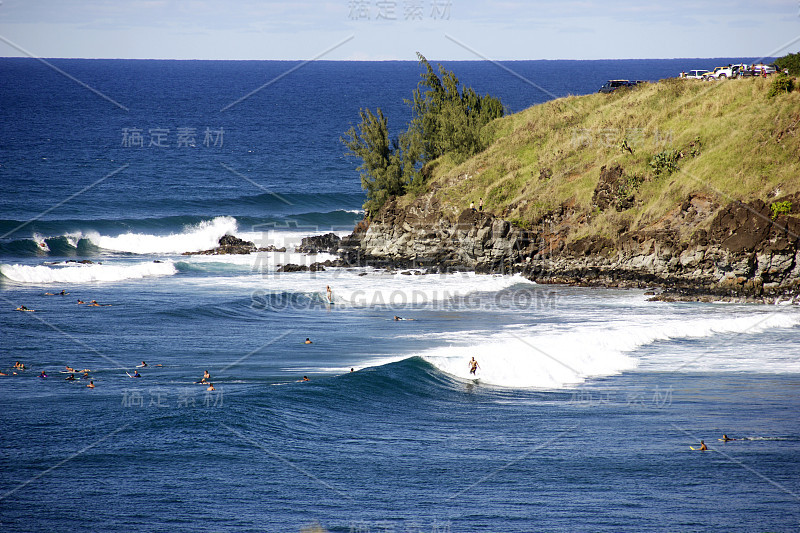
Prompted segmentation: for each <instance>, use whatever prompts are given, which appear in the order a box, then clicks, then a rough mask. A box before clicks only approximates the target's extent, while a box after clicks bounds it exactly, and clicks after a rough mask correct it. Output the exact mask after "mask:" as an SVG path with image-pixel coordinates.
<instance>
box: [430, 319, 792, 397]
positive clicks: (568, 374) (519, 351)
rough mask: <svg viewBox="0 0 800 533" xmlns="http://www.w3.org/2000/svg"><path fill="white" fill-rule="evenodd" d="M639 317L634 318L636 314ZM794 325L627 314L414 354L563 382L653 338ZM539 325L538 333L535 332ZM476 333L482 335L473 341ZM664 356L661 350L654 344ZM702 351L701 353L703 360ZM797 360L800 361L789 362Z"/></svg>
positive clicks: (713, 364)
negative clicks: (618, 317)
mask: <svg viewBox="0 0 800 533" xmlns="http://www.w3.org/2000/svg"><path fill="white" fill-rule="evenodd" d="M637 318H638V319H637ZM798 324H800V315H798V314H797V313H795V312H790V313H772V314H763V313H754V314H751V315H748V316H740V317H717V318H706V319H691V318H688V319H687V317H672V318H667V319H661V320H657V319H654V318H641V317H633V318H632V319H628V320H625V319H620V320H612V321H605V322H603V323H596V324H584V325H575V326H573V327H571V328H569V330H568V331H564V330H563V329H564V328H559V327H548V328H545V327H544V326H543V325H539V326H534V327H532V328H531V327H526V328H515V329H513V330H509V331H505V332H502V333H496V334H491V335H488V336H482V337H478V338H476V337H475V336H469V337H468V338H469V342H468V343H463V342H462V343H460V344H458V345H451V346H447V347H439V348H433V349H430V350H426V351H424V352H422V353H419V354H417V355H420V356H421V357H422V358H423V359H425V360H426V361H428V362H429V363H431V364H432V365H434V366H436V367H437V368H439V369H440V370H442V371H444V372H446V373H448V374H451V375H453V376H456V377H459V378H464V379H470V378H474V377H475V376H471V375H470V374H469V366H468V361H469V359H470V357H473V356H474V357H475V358H476V359H477V360H478V361H479V364H480V370H478V373H477V377H478V378H480V380H481V381H483V382H486V383H490V384H494V385H499V386H505V387H533V388H543V389H551V388H561V387H565V386H570V385H575V384H579V383H582V382H583V381H585V380H586V379H588V378H592V377H601V376H609V375H613V374H617V373H620V372H623V371H627V370H633V369H635V368H636V367H637V366H639V364H640V362H641V360H640V358H639V357H638V356H637V355H636V354H634V351H635V350H637V349H638V348H640V347H642V346H645V345H648V344H651V343H653V342H657V341H667V340H671V339H687V338H703V337H713V336H715V335H722V334H732V333H733V334H736V333H742V334H756V333H759V332H762V331H765V330H768V329H773V328H791V327H794V326H797V325H798ZM537 328H542V331H536V329H537ZM478 339H480V340H478ZM658 352H659V354H663V353H664V350H658ZM697 356H698V354H689V355H687V354H683V359H682V360H667V361H663V362H662V363H661V364H659V363H658V362H656V363H655V364H652V363H651V364H649V365H648V366H650V367H651V368H650V369H651V370H659V369H660V370H669V371H676V370H680V369H682V368H683V367H681V365H682V364H683V365H685V368H686V369H687V370H686V371H692V370H694V371H697V367H696V366H695V367H692V366H691V363H692V362H693V361H692V357H697ZM703 356H704V354H699V358H703ZM728 357H729V354H723V355H722V356H721V357H720V356H717V357H710V356H709V357H707V358H706V359H705V360H704V365H703V368H704V369H706V370H726V369H730V367H729V363H728ZM764 365H765V361H764V360H763V358H759V357H751V358H750V359H749V361H748V364H747V365H746V366H745V367H742V366H741V365H739V366H737V367H735V370H750V371H753V372H757V371H761V370H762V369H763V367H764ZM795 366H798V365H796V364H795Z"/></svg>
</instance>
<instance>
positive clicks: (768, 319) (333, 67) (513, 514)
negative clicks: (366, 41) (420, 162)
mask: <svg viewBox="0 0 800 533" xmlns="http://www.w3.org/2000/svg"><path fill="white" fill-rule="evenodd" d="M49 62H50V63H51V64H52V65H54V66H56V67H58V68H59V69H61V70H62V71H63V72H65V73H68V74H69V75H70V76H72V77H74V78H75V79H77V80H80V82H82V83H83V84H85V85H88V86H89V87H91V89H93V90H94V91H97V92H99V93H101V94H97V93H96V92H93V91H92V90H90V89H88V88H87V87H86V86H85V85H82V84H80V83H77V82H76V81H74V80H73V79H70V78H69V77H66V76H64V75H63V74H61V73H59V72H57V71H55V70H53V69H52V68H50V67H49V66H48V65H45V64H43V63H41V62H38V61H36V60H33V59H0V72H2V76H0V114H1V116H2V124H3V130H2V131H3V134H2V135H0V235H2V237H0V370H2V372H4V373H6V374H8V375H7V376H0V399H2V406H3V408H2V410H0V422H2V426H3V427H4V428H5V430H4V432H3V436H2V440H1V442H2V452H3V453H2V454H0V465H1V466H2V468H0V472H1V473H0V525H2V529H3V530H4V531H52V530H97V531H129V530H132V529H135V530H148V531H190V530H191V531H196V530H198V529H200V530H210V529H214V530H226V531H301V530H302V529H303V528H310V527H313V526H315V525H319V526H320V527H321V528H324V529H325V530H327V531H339V532H354V531H358V532H367V531H398V532H399V531H420V532H421V531H426V532H429V531H430V532H433V531H436V532H443V531H448V532H450V531H452V532H456V531H464V532H472V531H492V532H500V531H507V532H517V531H629V530H660V531H709V530H720V529H724V528H737V529H742V530H746V531H761V530H763V531H796V530H798V529H800V507H798V500H800V462H798V461H797V457H798V452H799V451H800V427H799V426H800V424H798V418H797V412H798V408H800V399H799V398H800V396H798V391H799V390H800V342H798V340H797V331H798V324H800V313H798V312H797V310H796V309H794V308H792V307H789V306H773V307H766V306H754V305H715V304H700V303H697V304H667V303H650V302H647V301H646V298H647V297H646V296H645V295H644V294H643V292H642V291H621V290H601V289H585V288H571V287H560V286H539V285H535V284H532V283H530V282H528V281H527V280H525V279H523V278H520V277H514V276H478V275H474V274H466V273H458V274H437V275H430V274H421V273H418V274H417V275H415V273H414V272H410V271H408V272H405V273H400V272H386V271H381V270H375V269H371V268H349V269H347V268H340V269H337V268H329V269H327V270H326V271H324V272H298V273H286V274H281V273H277V272H276V269H277V266H278V265H280V264H285V263H289V262H292V263H305V264H310V263H311V262H314V261H319V260H324V259H326V258H328V256H326V255H324V254H321V255H317V256H308V255H303V254H299V253H295V252H294V246H295V245H296V244H297V243H298V242H299V240H300V238H302V237H303V236H305V235H309V234H317V233H324V232H328V231H334V232H337V233H339V234H345V233H348V232H349V231H350V230H351V229H352V227H353V225H354V224H355V223H356V222H357V221H358V220H359V219H360V218H361V217H362V213H361V211H360V207H361V204H362V202H363V200H364V196H363V193H362V191H361V189H360V184H359V180H358V175H357V172H356V171H355V170H354V167H355V166H356V164H357V163H356V162H355V161H353V160H351V159H348V158H347V157H345V156H344V154H343V149H342V145H341V144H340V142H339V137H340V136H341V135H342V133H343V132H344V131H345V130H346V129H347V128H348V127H349V125H350V124H351V123H354V122H355V121H356V120H357V117H358V110H359V109H360V108H365V107H369V108H372V109H374V108H375V107H381V108H382V109H383V110H384V112H385V113H386V114H387V115H388V116H389V119H390V126H391V127H392V128H393V129H396V130H400V129H402V127H403V123H404V121H405V120H407V119H408V109H407V108H406V107H405V106H404V104H403V102H402V101H403V98H407V97H408V96H409V95H410V92H411V90H412V88H413V86H414V84H415V83H416V81H417V79H418V75H419V72H420V70H419V67H418V65H417V64H416V63H413V62H385V63H358V62H354V63H350V62H347V63H339V62H315V63H309V64H307V65H302V66H300V64H299V63H295V62H205V61H120V60H51V61H49ZM730 62H734V59H694V60H626V61H531V62H509V63H504V66H506V67H507V68H508V69H511V70H513V72H514V73H516V75H515V74H512V73H509V72H508V71H507V70H504V69H502V68H499V67H498V66H497V65H494V64H491V63H488V62H452V63H447V64H446V66H447V67H448V68H450V69H452V70H454V71H455V72H456V74H457V75H458V76H459V78H460V79H461V80H462V81H463V82H464V84H465V85H470V86H473V87H474V88H475V89H476V90H477V91H478V92H480V93H487V92H488V93H491V94H495V95H498V96H500V97H501V99H502V100H503V102H504V104H505V105H506V106H507V107H508V109H509V111H519V110H521V109H524V108H526V107H529V106H531V105H534V104H536V103H540V102H543V101H546V100H548V99H550V98H552V97H554V96H563V95H566V94H586V93H590V92H594V91H596V90H597V88H598V87H599V86H600V85H601V84H602V83H603V82H604V81H605V80H607V79H611V78H629V79H648V80H657V79H660V78H664V77H668V76H674V75H676V74H677V73H678V72H680V71H681V70H688V69H692V68H709V67H713V66H715V65H717V64H725V63H730ZM737 62H738V61H737ZM298 66H300V68H297V69H296V70H294V71H292V72H290V73H289V74H286V75H284V74H285V73H287V72H288V71H289V70H291V69H293V68H294V67H298ZM259 88H260V90H258V91H256V92H254V93H253V94H252V95H250V96H248V97H247V98H245V99H243V100H240V99H241V98H242V97H245V96H247V95H249V94H250V93H251V92H253V91H254V90H256V89H259ZM139 140H141V146H140V145H139ZM225 233H235V234H237V235H239V236H243V237H245V238H247V239H249V240H253V241H254V242H257V243H259V244H262V245H274V246H276V247H278V248H281V247H283V246H285V247H286V248H287V250H286V251H285V252H262V253H259V254H253V255H251V256H202V255H182V252H196V251H199V250H204V249H208V248H211V247H213V246H214V244H215V243H216V241H217V239H218V238H219V237H220V236H222V235H224V234H225ZM83 260H88V261H91V262H92V264H82V263H78V262H69V261H83ZM404 274H406V275H404ZM327 286H330V287H331V289H332V291H333V292H332V296H333V298H332V300H333V301H332V302H328V301H327V297H326V287H327ZM62 290H64V291H65V292H66V293H69V294H67V295H64V296H61V295H58V294H57V293H59V292H60V291H62ZM46 293H54V295H46ZM78 299H80V300H81V301H85V302H90V301H91V300H96V301H97V302H99V303H100V304H102V305H104V307H89V306H87V305H86V304H79V303H77V301H78ZM20 305H25V306H26V307H28V308H31V309H34V310H35V312H32V313H24V312H17V311H15V308H16V307H18V306H20ZM395 315H397V316H400V317H403V318H406V319H413V320H403V321H395V320H393V317H394V316H395ZM306 338H309V339H310V340H311V341H312V344H305V343H304V342H303V341H304V340H305V339H306ZM473 356H474V357H476V358H477V359H478V361H479V364H480V369H479V370H478V372H477V375H476V376H471V375H469V373H468V361H469V359H470V358H471V357H473ZM15 361H22V362H23V363H25V365H26V367H27V369H26V370H24V371H17V373H16V374H14V370H13V368H12V365H13V364H14V362H15ZM142 361H146V362H147V366H146V367H141V368H138V371H139V372H140V374H141V378H130V377H128V376H129V375H133V373H134V372H136V371H137V368H136V367H137V365H141V363H142ZM68 365H69V366H70V367H73V368H76V369H79V370H83V369H89V370H90V372H89V374H88V379H81V375H82V372H78V373H76V374H75V375H76V377H77V379H76V380H75V381H74V382H70V381H67V380H66V379H65V378H67V377H68V376H69V373H67V372H66V366H68ZM204 370H208V371H209V373H210V375H211V379H210V381H211V382H213V383H214V386H215V388H216V390H214V391H208V390H206V389H207V386H206V385H205V384H198V383H195V382H197V381H199V380H200V378H201V377H202V375H203V371H204ZM42 371H45V373H46V374H47V376H48V377H47V378H39V377H38V376H39V374H40V372H42ZM303 376H307V377H308V378H309V381H308V382H304V381H301V380H302V378H303ZM88 380H91V381H93V383H94V384H95V385H96V387H95V388H94V389H89V388H87V387H86V384H87V383H88ZM723 433H724V434H727V435H728V436H729V437H731V438H734V439H736V440H734V441H731V442H726V443H725V442H721V441H718V440H717V439H718V438H720V437H721V436H722V434H723ZM700 439H704V440H705V442H706V443H707V444H708V445H709V448H710V450H709V451H707V452H693V451H691V450H690V448H689V446H695V447H696V446H697V445H698V444H699V441H700Z"/></svg>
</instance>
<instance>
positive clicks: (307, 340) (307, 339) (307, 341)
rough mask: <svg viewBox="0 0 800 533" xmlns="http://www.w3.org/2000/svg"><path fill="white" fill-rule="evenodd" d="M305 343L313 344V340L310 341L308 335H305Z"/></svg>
mask: <svg viewBox="0 0 800 533" xmlns="http://www.w3.org/2000/svg"><path fill="white" fill-rule="evenodd" d="M305 343H306V344H314V343H313V342H311V339H309V338H308V337H306V342H305Z"/></svg>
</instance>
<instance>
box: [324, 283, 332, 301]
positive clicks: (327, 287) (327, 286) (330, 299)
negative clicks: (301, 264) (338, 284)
mask: <svg viewBox="0 0 800 533" xmlns="http://www.w3.org/2000/svg"><path fill="white" fill-rule="evenodd" d="M325 292H326V294H327V296H328V303H333V291H332V290H331V286H330V285H325Z"/></svg>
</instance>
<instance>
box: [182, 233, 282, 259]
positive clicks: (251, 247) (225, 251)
mask: <svg viewBox="0 0 800 533" xmlns="http://www.w3.org/2000/svg"><path fill="white" fill-rule="evenodd" d="M285 251H286V248H285V247H281V248H276V247H275V246H272V245H270V246H267V247H266V248H257V247H256V245H255V244H253V243H252V242H250V241H245V240H243V239H240V238H239V237H235V236H233V235H223V236H222V237H220V239H219V246H218V247H216V248H212V249H211V250H203V251H202V252H183V254H182V255H237V254H238V255H243V254H251V253H253V252H285Z"/></svg>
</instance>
